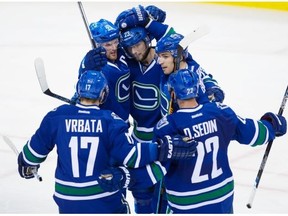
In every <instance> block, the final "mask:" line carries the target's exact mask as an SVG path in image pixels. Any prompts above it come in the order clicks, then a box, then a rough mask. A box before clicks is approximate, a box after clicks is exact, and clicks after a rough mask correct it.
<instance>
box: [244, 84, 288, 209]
mask: <svg viewBox="0 0 288 216" xmlns="http://www.w3.org/2000/svg"><path fill="white" fill-rule="evenodd" d="M287 98H288V86H287V88H286V91H285V94H284V97H283V99H282V103H281V106H280V109H279V112H278V115H282V114H283V111H284V108H285V105H286V101H287ZM272 143H273V140H271V141H269V142H268V144H267V147H266V150H265V153H264V156H263V158H262V162H261V165H260V168H259V170H258V173H257V176H256V179H255V183H254V186H253V189H252V192H251V195H250V198H249V201H248V203H247V205H246V206H247V208H252V203H253V200H254V197H255V194H256V190H257V188H258V185H259V183H260V180H261V176H262V173H263V170H264V167H265V164H266V161H267V159H268V155H269V152H270V149H271V147H272Z"/></svg>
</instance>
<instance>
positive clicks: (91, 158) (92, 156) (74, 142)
mask: <svg viewBox="0 0 288 216" xmlns="http://www.w3.org/2000/svg"><path fill="white" fill-rule="evenodd" d="M88 144H90V149H89V155H88V160H87V166H86V176H92V175H93V170H94V164H95V160H96V155H97V150H98V146H99V137H85V136H84V137H80V143H78V137H77V136H72V137H71V139H70V142H69V148H70V149H71V163H72V172H73V177H75V178H79V177H80V174H79V161H78V149H79V148H80V149H88Z"/></svg>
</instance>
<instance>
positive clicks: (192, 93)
mask: <svg viewBox="0 0 288 216" xmlns="http://www.w3.org/2000/svg"><path fill="white" fill-rule="evenodd" d="M168 88H169V91H172V90H173V91H174V92H175V95H176V98H177V99H180V100H185V99H190V98H196V97H198V89H199V79H198V74H197V73H196V72H193V71H191V70H189V69H180V70H178V71H176V72H175V73H172V74H171V75H170V76H169V79H168Z"/></svg>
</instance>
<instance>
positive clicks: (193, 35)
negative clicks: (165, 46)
mask: <svg viewBox="0 0 288 216" xmlns="http://www.w3.org/2000/svg"><path fill="white" fill-rule="evenodd" d="M209 31H210V30H209V28H208V26H206V25H202V26H199V27H198V28H196V29H194V30H193V31H192V32H190V33H189V34H188V35H186V36H185V37H184V38H183V39H182V40H181V41H180V43H179V45H180V46H181V47H182V48H183V49H185V48H186V47H188V46H189V45H190V44H191V43H193V42H194V41H196V40H198V39H199V38H201V37H203V36H205V35H207V34H208V33H209Z"/></svg>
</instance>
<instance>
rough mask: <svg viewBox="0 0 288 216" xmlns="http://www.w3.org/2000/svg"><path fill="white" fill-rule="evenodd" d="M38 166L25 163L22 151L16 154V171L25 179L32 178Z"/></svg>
mask: <svg viewBox="0 0 288 216" xmlns="http://www.w3.org/2000/svg"><path fill="white" fill-rule="evenodd" d="M39 167H40V165H37V166H31V165H28V164H27V163H25V161H24V158H23V153H22V152H21V153H20V154H19V155H18V172H19V175H20V176H21V177H22V178H25V179H31V178H34V177H35V174H37V171H38V169H39Z"/></svg>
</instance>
